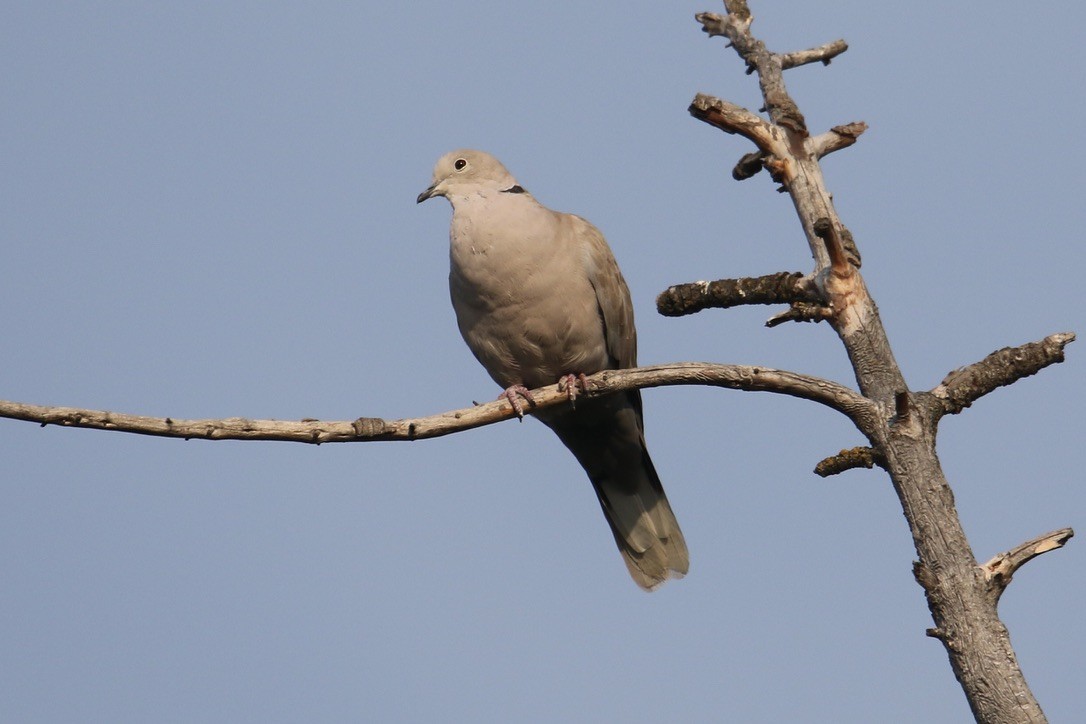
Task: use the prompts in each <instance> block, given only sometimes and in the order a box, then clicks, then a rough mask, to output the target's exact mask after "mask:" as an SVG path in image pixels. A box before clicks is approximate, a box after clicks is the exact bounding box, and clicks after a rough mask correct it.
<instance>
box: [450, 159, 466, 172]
mask: <svg viewBox="0 0 1086 724" xmlns="http://www.w3.org/2000/svg"><path fill="white" fill-rule="evenodd" d="M467 165H468V162H467V161H465V160H464V159H462V158H458V159H456V161H455V162H454V163H453V168H455V169H456V170H457V171H463V170H464V167H465V166H467Z"/></svg>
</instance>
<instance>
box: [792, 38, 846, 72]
mask: <svg viewBox="0 0 1086 724" xmlns="http://www.w3.org/2000/svg"><path fill="white" fill-rule="evenodd" d="M846 50H848V43H846V42H845V41H844V40H843V39H841V40H834V41H833V42H832V43H826V44H825V45H820V46H818V47H817V48H810V49H808V50H799V51H796V52H794V53H782V54H781V70H788V69H790V68H798V67H799V66H801V65H807V64H808V63H821V64H822V65H829V64H830V61H831V60H833V59H834V58H836V57H837V56H838V55H840V54H841V53H843V52H845V51H846Z"/></svg>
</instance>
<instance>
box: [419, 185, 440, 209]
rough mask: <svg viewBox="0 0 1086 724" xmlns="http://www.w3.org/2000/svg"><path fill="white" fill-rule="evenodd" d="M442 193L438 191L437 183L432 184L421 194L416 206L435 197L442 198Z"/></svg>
mask: <svg viewBox="0 0 1086 724" xmlns="http://www.w3.org/2000/svg"><path fill="white" fill-rule="evenodd" d="M440 195H441V192H439V191H437V181H435V182H433V183H432V184H430V187H429V188H428V189H426V190H425V191H423V192H422V193H421V194H419V197H418V198H417V199H415V203H416V204H421V203H422V202H423V201H425V200H426V199H432V198H433V197H434V196H440Z"/></svg>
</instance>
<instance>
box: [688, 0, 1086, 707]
mask: <svg viewBox="0 0 1086 724" xmlns="http://www.w3.org/2000/svg"><path fill="white" fill-rule="evenodd" d="M725 6H726V8H727V11H728V12H727V14H725V15H718V14H715V13H701V14H699V15H697V20H698V21H699V22H700V23H701V24H702V27H703V29H704V30H705V32H707V33H708V34H709V35H710V36H723V37H726V38H727V39H728V40H729V41H730V45H731V47H733V48H734V49H735V51H736V52H737V53H738V54H739V56H740V57H741V58H742V59H743V61H744V62H745V63H746V66H747V72H748V73H754V74H756V75H757V77H758V82H759V84H760V86H761V91H762V96H763V99H764V101H765V111H766V113H767V115H768V119H765V118H762V117H760V116H758V115H756V114H754V113H752V112H751V111H749V110H747V109H745V108H742V107H740V106H737V105H735V104H734V103H730V102H728V101H724V100H720V99H717V98H713V97H711V96H708V95H704V94H698V96H697V97H695V99H694V101H693V103H692V104H691V106H690V113H691V114H692V115H693V116H694V117H695V118H698V119H700V120H703V121H705V122H706V123H709V124H710V125H713V126H715V127H717V128H720V129H721V130H723V131H725V132H727V133H731V134H738V135H741V136H744V137H745V138H747V139H749V140H750V141H751V142H752V143H754V145H755V146H756V147H757V149H758V150H757V151H756V152H754V153H748V154H746V155H745V156H744V157H743V158H742V159H741V160H740V162H739V164H738V165H737V166H736V170H735V172H734V173H733V175H734V176H735V177H736V178H748V177H750V176H752V175H753V174H754V173H756V172H757V170H758V169H759V168H765V169H766V170H767V171H768V172H769V173H770V175H771V176H772V178H773V180H774V181H776V182H777V183H779V184H781V186H782V189H783V190H784V191H786V192H787V193H788V194H789V195H790V197H791V198H792V201H793V204H794V206H795V209H796V213H797V214H798V216H799V219H800V222H801V225H802V228H803V231H804V233H805V235H806V237H807V242H808V245H809V247H810V250H811V255H812V257H813V258H814V263H815V264H814V270H813V271H812V272H811V274H810V275H809V276H808V277H804V278H803V279H809V280H811V281H813V283H814V284H815V285H816V286H817V288H818V291H819V292H820V295H821V300H820V302H821V308H822V312H821V315H819V314H816V313H814V312H812V311H811V310H810V309H806V308H805V307H801V306H800V304H801V303H803V304H809V302H810V300H809V299H807V298H803V299H801V298H800V296H799V294H798V289H797V293H796V294H795V295H794V297H793V298H792V299H789V300H787V301H789V302H790V303H792V305H793V307H792V309H791V310H790V311H789V312H788V313H786V314H785V315H782V317H779V318H777V319H778V320H779V321H784V320H787V319H796V320H812V319H819V318H823V319H825V320H826V321H827V322H828V323H829V325H830V326H831V327H832V328H833V330H834V332H836V334H837V336H838V337H839V338H840V340H841V343H842V344H843V346H844V348H845V351H846V353H847V355H848V357H849V360H850V361H851V363H852V367H853V370H854V372H855V376H856V382H857V384H858V386H859V389H860V392H861V394H862V395H863V397H864V398H865V399H867V400H869V401H870V402H871V403H872V404H873V405H874V406H875V407H876V409H878V410H879V414H878V415H877V416H876V418H875V420H876V424H875V425H874V426H873V427H870V428H863V427H860V429H861V432H863V433H864V435H865V436H866V437H867V439H868V441H869V442H870V447H868V448H857V449H854V450H850V451H842V453H839V454H838V455H835V456H833V457H831V458H828V459H827V460H824V461H823V462H822V463H820V464H819V469H818V472H819V473H820V474H824V475H830V474H834V473H836V472H841V471H842V470H846V469H850V468H855V467H861V466H862V467H871V466H873V465H878V466H880V467H882V468H884V469H885V470H887V472H888V473H889V476H890V480H891V482H892V484H893V487H894V490H895V491H896V493H897V496H898V499H899V500H900V502H901V507H902V512H903V513H904V514H905V518H906V520H907V521H908V524H909V529H910V531H911V533H912V538H913V544H914V545H915V547H916V552H917V556H918V560H917V562H916V563H915V566H914V574H915V576H916V580H917V581H918V582H919V583H920V585H921V586H922V587H923V588H924V593H925V595H926V596H927V601H928V606H929V608H930V609H931V614H932V618H933V620H934V622H935V626H934V628H932V629H930V630H929V635H931V636H934V637H935V638H938V639H939V640H940V641H941V642H942V643H943V645H944V646H945V648H946V651H947V653H948V655H949V658H950V664H951V668H952V669H953V671H954V674H955V676H956V677H957V678H958V681H959V682H960V683H961V686H962V689H963V691H964V692H965V695H966V698H967V699H968V701H969V706H970V707H971V709H972V711H973V714H974V716H975V717H976V719H977V721H980V722H986V723H992V724H994V723H996V722H1000V723H1003V722H1041V721H1045V718H1044V714H1043V713H1042V711H1041V707H1040V706H1039V704H1038V703H1037V701H1036V699H1035V698H1034V696H1033V694H1032V692H1030V690H1029V687H1028V686H1027V684H1026V680H1025V677H1024V676H1023V674H1022V671H1021V668H1020V667H1019V665H1018V661H1017V659H1016V657H1015V654H1014V650H1013V649H1012V648H1011V643H1010V636H1009V635H1008V633H1007V629H1006V627H1005V626H1004V625H1003V623H1002V622H1001V621H1000V619H999V616H998V613H997V610H996V604H997V602H998V600H999V594H1000V593H1002V590H1003V588H1004V587H1005V586H1006V584H1007V582H1008V581H1009V580H1010V575H1011V573H1013V571H1014V570H1015V569H1016V568H1017V567H1018V566H1020V565H1022V564H1023V563H1025V562H1026V561H1027V560H1029V559H1030V558H1032V557H1034V556H1036V555H1039V554H1040V553H1043V552H1045V551H1047V550H1053V549H1054V548H1058V547H1060V546H1062V545H1063V544H1064V543H1065V542H1066V541H1067V540H1068V539H1069V538H1070V537H1071V535H1073V533H1072V531H1071V530H1070V529H1069V528H1068V529H1062V530H1060V531H1056V532H1054V533H1050V534H1046V535H1045V536H1041V537H1040V538H1038V539H1035V540H1034V541H1030V542H1029V543H1026V544H1023V545H1022V546H1019V547H1017V548H1015V549H1012V551H1009V552H1008V553H1006V554H1002V555H1001V556H998V557H997V558H995V559H993V560H992V561H990V562H989V563H987V564H985V565H984V566H981V565H978V563H977V560H976V558H975V557H974V555H973V551H972V549H971V548H970V546H969V542H968V540H967V539H966V536H965V532H964V531H963V529H962V526H961V522H960V520H959V518H958V514H957V511H956V510H955V507H954V495H953V493H952V492H951V489H950V486H949V484H948V482H947V480H946V477H945V475H944V474H943V470H942V467H941V466H940V464H939V458H938V456H937V455H936V452H935V436H936V433H937V430H938V422H939V419H940V418H941V416H942V415H944V414H947V413H956V412H960V411H961V410H962V409H964V408H965V407H968V406H969V405H970V404H971V403H972V402H973V401H974V400H976V399H977V398H978V397H980V396H981V395H983V394H986V393H987V392H990V391H992V390H994V389H996V388H997V387H999V386H1001V385H1006V384H1011V383H1013V382H1014V381H1016V380H1018V379H1021V378H1022V377H1025V376H1028V375H1031V374H1035V373H1036V372H1037V371H1038V370H1040V369H1041V368H1043V367H1045V366H1047V365H1049V364H1052V363H1053V362H1059V361H1061V360H1062V359H1063V348H1064V347H1065V346H1066V345H1067V344H1068V343H1069V342H1070V341H1072V340H1073V339H1074V335H1072V334H1057V335H1052V336H1050V337H1048V338H1046V339H1045V340H1042V341H1040V342H1037V343H1032V344H1029V345H1024V346H1023V347H1018V348H1014V349H1007V350H1000V351H998V352H995V353H993V354H992V355H990V356H989V357H988V358H986V359H985V360H982V361H981V362H979V363H977V364H975V365H971V366H970V367H967V368H965V369H963V370H957V371H955V372H953V373H951V374H950V375H948V376H947V378H946V379H945V380H944V381H943V383H942V384H941V385H939V387H937V388H936V389H935V390H933V391H931V392H919V393H918V392H913V391H911V390H910V389H909V388H908V386H907V385H906V384H905V380H904V377H903V375H902V373H901V369H900V368H899V366H898V364H897V361H896V360H895V359H894V355H893V351H892V349H891V347H890V342H889V339H888V337H887V334H886V331H885V329H884V327H883V325H882V321H881V320H880V318H879V313H878V308H877V307H876V305H875V302H874V300H873V299H872V298H871V295H870V294H869V293H868V290H867V287H866V285H865V284H864V280H863V277H862V276H861V274H860V271H859V266H860V265H859V260H860V256H859V252H858V250H857V248H856V245H855V243H854V241H853V239H852V236H851V234H850V233H849V232H848V229H847V228H846V227H845V225H844V224H843V223H842V222H841V220H840V218H839V217H838V215H837V212H836V210H835V209H834V207H833V202H832V196H831V195H830V193H829V191H828V190H827V188H826V185H825V182H824V180H823V177H822V172H821V169H820V167H819V163H818V159H819V158H820V157H821V156H824V155H825V154H826V153H829V152H831V151H834V150H838V149H840V148H844V147H845V146H847V145H850V144H851V143H853V142H855V140H856V138H857V137H858V136H859V134H860V133H862V132H863V129H864V128H865V126H863V124H862V123H855V124H849V125H848V126H839V127H836V128H834V129H831V131H829V132H827V133H824V134H821V135H818V136H814V137H812V136H811V135H810V134H809V133H808V130H807V127H806V121H805V120H804V117H803V114H802V113H801V112H800V110H799V108H798V107H797V105H796V104H795V102H794V101H793V100H792V98H791V96H790V95H789V94H788V91H787V89H786V88H785V85H784V77H783V72H782V71H783V70H784V69H787V68H789V67H793V66H794V65H795V64H796V62H797V59H802V60H803V61H804V62H812V61H814V60H823V61H824V62H828V61H829V59H830V58H831V57H833V56H835V55H837V54H839V53H840V52H843V51H844V50H845V49H846V47H847V46H845V44H844V43H843V41H838V42H837V43H830V44H827V45H824V46H820V47H819V48H815V49H813V50H809V51H802V52H800V53H785V54H778V53H772V52H770V51H769V50H768V49H767V48H766V46H765V44H764V43H763V42H762V41H760V40H758V39H757V38H756V37H754V35H753V34H752V33H751V31H750V27H751V23H752V21H753V17H752V15H751V13H750V9H749V8H748V6H747V2H746V0H725ZM728 281H729V280H721V281H717V282H713V283H711V284H709V283H706V282H699V283H697V284H699V285H701V288H703V289H704V290H705V292H704V293H703V294H702V295H701V296H700V297H699V296H698V295H695V294H687V295H685V296H683V295H678V296H679V299H680V302H681V303H680V304H679V305H677V306H678V307H679V308H683V309H689V310H691V311H696V309H697V308H704V307H708V306H729V305H728V304H710V303H704V299H703V297H706V296H712V295H710V294H709V290H710V289H717V290H721V289H731V288H732V286H730V285H729V284H728ZM742 281H743V280H737V282H742ZM794 287H795V285H794ZM676 288H680V289H681V288H682V287H681V286H680V287H672V289H676ZM670 291H671V290H669V292H670ZM806 291H807V290H806V289H804V292H806ZM716 296H720V295H719V294H718V295H716ZM735 296H736V295H735V294H732V295H731V297H732V298H733V299H734V298H735ZM691 300H693V301H691ZM740 303H741V302H740ZM799 309H806V311H805V312H803V313H800V312H798V311H797V310H799ZM669 310H670V307H669ZM668 313H673V312H672V311H669V312H668ZM771 321H772V320H771Z"/></svg>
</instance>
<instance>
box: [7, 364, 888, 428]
mask: <svg viewBox="0 0 1086 724" xmlns="http://www.w3.org/2000/svg"><path fill="white" fill-rule="evenodd" d="M587 379H588V391H587V392H585V393H583V394H582V398H583V397H600V396H603V395H606V394H610V393H613V392H619V391H621V390H632V389H635V388H646V387H664V386H670V385H708V386H715V387H726V388H729V389H734V390H745V391H750V392H775V393H778V394H783V395H790V396H792V397H799V398H802V399H805V400H811V401H814V402H818V403H820V404H823V405H826V406H827V407H830V408H832V409H834V410H837V411H838V412H841V413H843V414H844V415H846V416H848V417H849V419H851V420H852V421H853V422H854V423H855V424H856V425H857V427H859V428H860V430H861V431H864V430H870V429H871V427H872V426H873V425H875V424H876V416H877V413H876V410H875V407H874V405H872V404H871V403H870V402H869V401H867V400H865V399H864V398H862V397H861V396H860V395H859V394H857V393H856V392H854V391H853V390H850V389H849V388H847V387H845V386H843V385H840V384H837V383H836V382H831V381H829V380H824V379H821V378H818V377H810V376H807V375H801V374H798V373H795V372H789V371H787V370H777V369H771V368H768V367H752V366H746V365H720V364H702V363H697V362H684V363H678V364H671V365H657V366H652V367H636V368H633V369H625V370H605V371H603V372H599V373H597V374H594V375H591V376H590V377H588V378H587ZM532 397H533V399H534V400H535V402H536V404H535V405H534V406H533V407H532V408H530V409H529V410H527V412H529V413H531V412H534V411H536V410H541V409H545V408H548V407H553V406H556V405H560V404H565V403H568V395H567V393H566V391H565V390H560V389H558V385H550V386H547V387H542V388H540V389H538V390H533V391H532ZM515 416H516V413H514V411H513V409H512V407H511V406H510V404H509V403H508V402H507V401H505V399H504V398H503V399H501V400H498V401H495V402H490V403H487V404H484V405H477V406H475V407H468V408H465V409H462V410H452V411H450V412H444V413H440V414H437V415H430V416H428V417H418V418H413V419H412V418H407V419H402V420H383V419H381V418H377V417H362V418H359V419H357V420H354V421H353V422H352V421H322V420H298V421H288V420H248V419H245V418H240V417H231V418H226V419H219V420H176V419H173V418H169V417H146V416H143V415H129V414H125V413H118V412H105V411H101V410H83V409H78V408H73V407H46V406H42V405H28V404H23V403H19V402H6V401H0V417H6V418H10V419H13V420H25V421H28V422H37V423H40V424H41V425H42V426H43V427H44V426H45V425H61V426H64V427H85V428H92V429H97V430H115V431H117V432H129V433H135V434H140V435H156V436H159V437H175V438H184V439H187V440H188V439H200V440H278V441H285V442H304V443H311V444H316V445H319V444H321V443H326V442H328V443H330V442H365V441H382V440H383V441H394V440H423V439H426V438H432V437H441V436H443V435H449V434H451V433H455V432H460V431H463V430H470V429H472V428H476V427H482V426H484V425H490V424H493V423H496V422H501V421H502V420H508V419H510V418H512V417H515Z"/></svg>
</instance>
